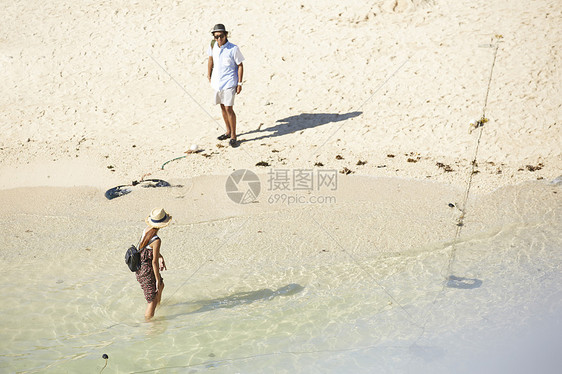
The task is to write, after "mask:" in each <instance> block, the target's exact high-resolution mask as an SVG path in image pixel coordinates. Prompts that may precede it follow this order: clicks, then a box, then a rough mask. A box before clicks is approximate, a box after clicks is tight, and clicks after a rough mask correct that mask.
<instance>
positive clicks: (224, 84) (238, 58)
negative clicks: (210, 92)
mask: <svg viewBox="0 0 562 374" xmlns="http://www.w3.org/2000/svg"><path fill="white" fill-rule="evenodd" d="M214 44H215V45H214V46H213V48H212V49H211V46H209V48H208V50H207V54H208V55H209V57H213V72H212V74H211V86H212V87H213V89H215V90H216V91H222V90H224V89H227V88H232V87H236V86H237V85H238V65H240V64H241V63H242V61H244V56H242V52H240V49H239V48H238V46H237V45H235V44H232V43H231V42H226V43H225V44H224V45H223V46H222V47H219V43H214Z"/></svg>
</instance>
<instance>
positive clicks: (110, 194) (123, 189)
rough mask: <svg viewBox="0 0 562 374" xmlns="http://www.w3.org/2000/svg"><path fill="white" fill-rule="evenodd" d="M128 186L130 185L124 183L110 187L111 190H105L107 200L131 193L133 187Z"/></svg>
mask: <svg viewBox="0 0 562 374" xmlns="http://www.w3.org/2000/svg"><path fill="white" fill-rule="evenodd" d="M127 187H130V186H128V185H123V186H117V187H113V188H110V189H109V190H107V191H105V198H106V199H107V200H112V199H115V198H116V197H119V196H123V195H126V194H128V193H131V189H130V188H127Z"/></svg>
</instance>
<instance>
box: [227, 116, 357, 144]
mask: <svg viewBox="0 0 562 374" xmlns="http://www.w3.org/2000/svg"><path fill="white" fill-rule="evenodd" d="M362 113H363V112H349V113H345V114H338V113H302V114H298V115H295V116H291V117H287V118H283V119H278V120H277V121H275V123H277V124H276V125H275V126H273V127H268V128H266V129H256V130H252V131H248V132H245V133H242V134H238V136H239V137H242V136H244V137H245V138H246V139H244V140H241V142H249V141H255V140H261V139H265V138H274V137H277V136H283V135H287V134H290V133H293V132H297V131H302V130H305V129H311V128H314V127H318V126H322V125H325V124H327V123H332V122H342V121H346V120H348V119H350V118H354V117H357V116H359V115H361V114H362ZM255 133H266V134H263V135H261V136H258V137H257V138H250V139H248V137H247V136H248V135H251V134H255Z"/></svg>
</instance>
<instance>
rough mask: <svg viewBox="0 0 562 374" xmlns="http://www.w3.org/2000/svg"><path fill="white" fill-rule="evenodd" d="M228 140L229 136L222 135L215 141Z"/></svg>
mask: <svg viewBox="0 0 562 374" xmlns="http://www.w3.org/2000/svg"><path fill="white" fill-rule="evenodd" d="M228 138H230V135H228V134H222V135H221V136H219V137H218V138H217V139H218V140H226V139H228Z"/></svg>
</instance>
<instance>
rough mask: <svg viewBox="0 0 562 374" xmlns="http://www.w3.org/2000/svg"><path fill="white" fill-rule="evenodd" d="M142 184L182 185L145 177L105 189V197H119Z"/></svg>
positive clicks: (148, 185) (158, 185)
mask: <svg viewBox="0 0 562 374" xmlns="http://www.w3.org/2000/svg"><path fill="white" fill-rule="evenodd" d="M137 185H140V186H141V187H143V188H156V187H182V186H181V185H178V186H172V185H171V184H170V183H168V182H166V181H165V180H162V179H145V180H142V181H140V182H139V181H132V182H131V184H128V185H121V186H117V187H113V188H110V189H109V190H107V191H105V198H106V199H107V200H113V199H115V198H117V197H121V196H123V195H127V194H129V193H131V192H132V191H133V190H132V189H131V188H130V187H133V186H137Z"/></svg>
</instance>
